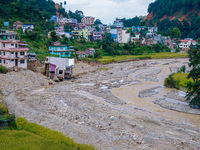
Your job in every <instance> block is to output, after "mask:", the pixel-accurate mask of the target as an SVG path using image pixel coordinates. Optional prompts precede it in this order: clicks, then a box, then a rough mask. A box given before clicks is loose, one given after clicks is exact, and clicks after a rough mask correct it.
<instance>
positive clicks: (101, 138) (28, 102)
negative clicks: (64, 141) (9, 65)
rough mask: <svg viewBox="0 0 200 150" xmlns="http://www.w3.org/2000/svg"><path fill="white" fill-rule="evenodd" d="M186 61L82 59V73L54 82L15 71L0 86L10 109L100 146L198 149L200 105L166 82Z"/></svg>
mask: <svg viewBox="0 0 200 150" xmlns="http://www.w3.org/2000/svg"><path fill="white" fill-rule="evenodd" d="M187 63H188V60H187V59H176V60H175V59H164V60H142V61H136V62H124V63H117V64H108V65H104V66H95V67H91V66H89V65H86V64H83V63H79V64H77V65H76V68H75V76H76V75H77V79H73V80H67V81H64V82H60V83H54V84H55V85H53V86H49V85H48V82H49V80H47V79H46V77H44V76H42V75H41V74H39V73H34V72H31V71H28V70H27V71H21V72H11V73H8V74H7V75H3V74H0V89H1V90H2V91H3V93H4V99H3V100H4V103H5V104H6V105H7V106H8V108H9V110H10V112H12V113H15V114H16V115H19V116H24V117H26V118H27V119H28V120H29V121H31V122H36V123H38V124H41V125H43V126H46V127H48V128H51V129H53V130H57V131H60V132H62V133H64V134H65V135H67V136H70V137H71V138H73V139H74V140H75V141H76V142H80V143H86V144H92V145H94V146H96V147H97V148H98V149H113V150H117V149H119V150H122V149H196V148H197V147H199V146H200V139H199V135H200V124H199V122H200V115H198V114H199V112H200V111H199V110H193V109H191V108H189V107H188V106H187V103H186V102H184V98H183V95H184V94H180V93H179V91H176V90H174V89H169V88H165V87H163V83H164V79H165V78H166V77H167V76H168V75H169V74H170V73H171V72H172V71H176V70H177V69H178V67H181V66H182V65H183V64H187ZM101 68H104V69H101ZM105 68H106V69H105ZM187 112H189V113H187Z"/></svg>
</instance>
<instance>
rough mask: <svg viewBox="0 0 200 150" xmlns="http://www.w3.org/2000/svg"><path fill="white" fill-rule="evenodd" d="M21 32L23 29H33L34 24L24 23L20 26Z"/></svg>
mask: <svg viewBox="0 0 200 150" xmlns="http://www.w3.org/2000/svg"><path fill="white" fill-rule="evenodd" d="M22 29H23V32H24V33H25V31H33V29H34V25H33V24H24V26H23V27H22Z"/></svg>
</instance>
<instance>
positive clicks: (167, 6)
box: [148, 0, 200, 39]
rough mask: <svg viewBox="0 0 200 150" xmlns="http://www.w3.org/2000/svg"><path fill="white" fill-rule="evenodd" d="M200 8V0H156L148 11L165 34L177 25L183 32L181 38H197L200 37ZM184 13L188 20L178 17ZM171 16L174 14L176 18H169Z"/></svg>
mask: <svg viewBox="0 0 200 150" xmlns="http://www.w3.org/2000/svg"><path fill="white" fill-rule="evenodd" d="M199 9H200V0H168V1H165V0H156V1H155V2H153V3H151V4H150V5H149V8H148V12H149V13H152V16H154V18H153V21H154V23H157V26H158V29H159V31H160V32H161V33H162V34H163V35H165V36H169V35H170V34H171V31H172V30H173V28H175V27H177V28H179V30H180V31H181V33H182V35H181V38H187V37H190V38H193V39H196V38H199V37H200V16H199V15H198V12H199ZM188 12H191V13H190V14H189V13H188ZM183 15H186V16H187V18H186V19H187V20H186V19H184V20H183V21H182V22H181V21H179V20H178V19H179V18H180V17H182V16H183ZM169 16H173V18H174V19H173V20H169V18H168V17H169ZM166 17H167V18H166ZM163 18H165V19H163ZM159 20H161V21H159ZM150 21H152V20H150ZM150 21H148V24H150Z"/></svg>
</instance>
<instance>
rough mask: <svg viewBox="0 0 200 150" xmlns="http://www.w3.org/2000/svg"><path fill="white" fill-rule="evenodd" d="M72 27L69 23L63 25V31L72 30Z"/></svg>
mask: <svg viewBox="0 0 200 150" xmlns="http://www.w3.org/2000/svg"><path fill="white" fill-rule="evenodd" d="M73 30H74V28H73V27H72V26H71V25H70V24H66V25H64V31H65V32H72V31H73Z"/></svg>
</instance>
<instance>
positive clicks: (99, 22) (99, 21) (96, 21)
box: [94, 19, 102, 24]
mask: <svg viewBox="0 0 200 150" xmlns="http://www.w3.org/2000/svg"><path fill="white" fill-rule="evenodd" d="M94 24H102V22H101V20H100V19H96V20H95V22H94Z"/></svg>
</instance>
